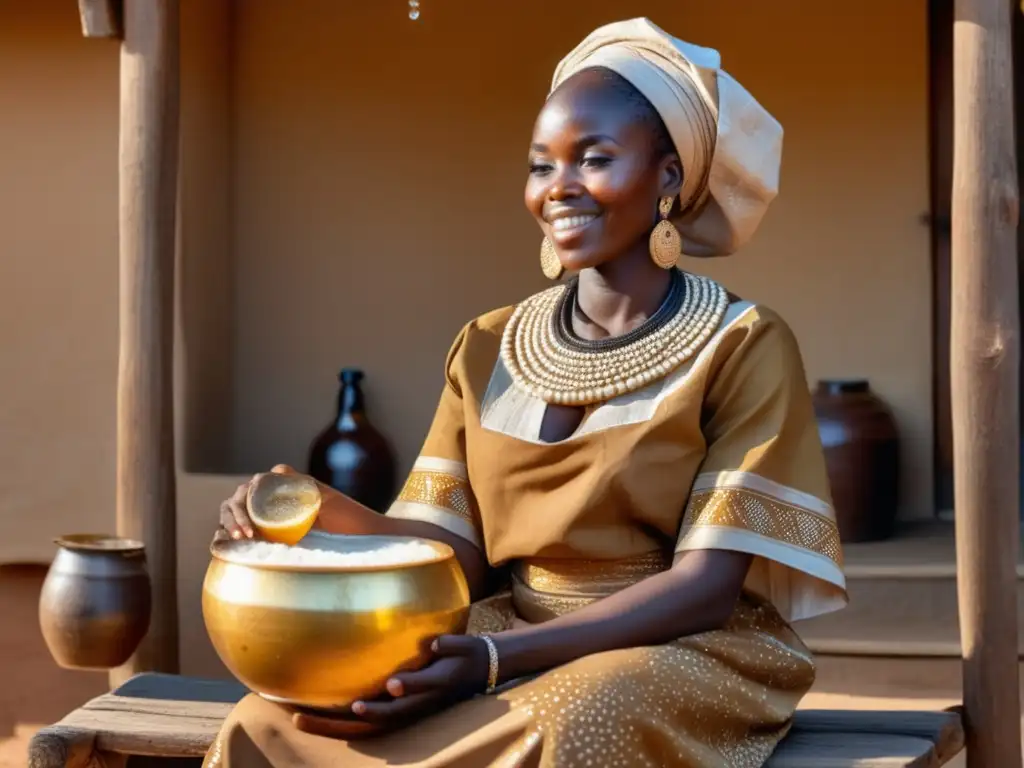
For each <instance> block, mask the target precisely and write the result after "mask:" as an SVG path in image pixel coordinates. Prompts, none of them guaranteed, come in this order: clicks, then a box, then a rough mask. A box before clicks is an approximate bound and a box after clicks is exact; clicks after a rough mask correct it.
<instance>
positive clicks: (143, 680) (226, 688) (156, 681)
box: [112, 672, 249, 704]
mask: <svg viewBox="0 0 1024 768" xmlns="http://www.w3.org/2000/svg"><path fill="white" fill-rule="evenodd" d="M248 692H249V691H248V689H247V688H246V687H245V686H244V685H242V684H241V683H239V682H236V681H234V680H206V679H203V678H198V677H184V676H182V675H166V674H162V673H159V672H147V673H144V674H141V675H136V676H135V677H133V678H132V679H131V680H129V681H128V682H126V683H125V684H124V685H122V686H121V687H119V688H117V689H115V690H114V691H113V692H112V693H113V695H115V696H131V697H134V698H137V699H161V700H165V701H166V700H168V699H171V700H174V701H218V702H222V703H225V704H236V703H238V702H239V701H240V700H241V699H242V697H243V696H245V694H247V693H248Z"/></svg>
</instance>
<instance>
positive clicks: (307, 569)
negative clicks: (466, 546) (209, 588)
mask: <svg viewBox="0 0 1024 768" xmlns="http://www.w3.org/2000/svg"><path fill="white" fill-rule="evenodd" d="M307 537H311V538H315V539H323V540H326V541H328V542H329V541H331V540H343V539H356V538H358V539H360V540H361V541H364V542H370V543H374V542H378V543H380V544H386V543H398V542H407V541H418V542H420V543H422V544H426V545H427V546H428V547H430V548H431V549H433V550H434V554H435V556H434V557H433V558H431V559H429V560H411V561H407V562H403V563H388V564H385V565H370V564H365V565H331V564H327V563H303V564H301V565H296V564H289V563H267V562H256V561H253V560H249V559H248V558H245V557H242V556H239V555H238V554H237V553H233V552H232V551H231V548H232V547H233V546H237V545H238V544H242V543H245V542H247V541H249V540H248V539H242V540H236V539H227V538H215V539H214V540H213V542H212V543H211V544H210V554H211V555H212V556H213V558H214V559H215V560H220V561H221V562H224V563H229V564H231V565H239V566H243V567H245V568H253V569H256V570H260V571H283V572H286V573H377V572H382V571H400V570H406V569H408V568H419V567H421V566H425V565H436V564H437V563H443V562H446V561H448V560H453V559H455V550H454V549H452V547H451V546H449V545H448V544H445V543H444V542H443V541H435V540H434V539H425V538H422V537H419V536H381V535H366V536H363V535H358V536H356V535H343V534H334V533H325V532H323V531H311V532H310V533H309V534H307ZM257 541H259V539H257ZM303 541H305V539H303ZM302 543H303V542H302V541H300V542H299V544H298V545H296V546H300V545H301V544H302ZM307 544H308V545H312V544H313V542H307ZM328 548H330V547H328Z"/></svg>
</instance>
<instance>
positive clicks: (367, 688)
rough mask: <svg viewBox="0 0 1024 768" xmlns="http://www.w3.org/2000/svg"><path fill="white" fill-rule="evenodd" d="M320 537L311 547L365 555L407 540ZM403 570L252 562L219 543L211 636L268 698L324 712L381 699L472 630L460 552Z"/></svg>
mask: <svg viewBox="0 0 1024 768" xmlns="http://www.w3.org/2000/svg"><path fill="white" fill-rule="evenodd" d="M407 540H408V539H402V538H400V537H390V536H335V535H331V534H326V533H322V532H320V531H313V532H311V533H310V534H309V535H307V536H306V537H305V538H304V539H303V540H302V544H303V545H306V546H309V547H315V548H317V549H331V550H334V551H338V552H365V551H368V550H372V549H376V548H378V547H380V546H381V545H383V544H386V543H390V542H396V541H407ZM421 541H423V542H424V543H426V544H427V545H429V546H430V547H432V548H433V549H434V551H435V552H436V553H437V557H436V558H435V559H433V560H429V561H420V562H416V563H411V564H403V565H388V566H361V567H352V566H337V565H322V564H316V565H312V564H303V565H280V564H270V563H255V564H254V563H249V562H246V561H243V560H241V559H240V557H239V555H238V553H237V547H238V545H239V543H240V542H236V541H231V540H227V539H225V540H218V541H215V542H214V543H213V545H212V546H211V547H210V552H211V554H212V555H213V558H212V560H211V562H210V567H209V568H208V569H207V572H206V579H205V581H204V582H203V619H204V620H205V622H206V630H207V632H208V633H209V635H210V640H211V641H212V642H213V647H214V648H215V649H216V650H217V653H218V655H219V656H220V658H221V660H222V661H223V662H224V664H225V665H226V666H227V668H228V669H229V670H230V671H231V672H232V674H234V675H235V677H237V678H238V679H239V680H240V681H241V682H242V683H243V684H244V685H246V686H247V687H248V688H250V689H251V690H253V691H255V692H256V693H259V694H261V695H262V696H264V697H265V698H268V699H271V700H273V701H279V702H282V703H287V704H294V705H299V706H305V707H315V708H321V709H333V708H339V707H346V706H348V705H350V704H351V703H352V702H353V701H356V700H359V699H366V698H372V697H374V696H377V695H379V694H381V693H382V692H383V690H384V684H385V683H386V682H387V679H388V677H389V676H391V675H392V674H394V673H395V672H397V671H399V670H407V669H416V668H418V667H421V666H422V665H423V664H425V663H426V661H427V660H428V658H429V643H430V641H431V640H432V639H433V638H435V637H437V636H438V635H442V634H453V633H461V632H464V631H465V628H466V623H467V621H468V619H469V588H468V586H467V584H466V579H465V577H464V576H463V574H462V569H461V568H460V567H459V564H458V561H457V560H456V559H455V552H454V551H453V550H452V548H451V547H449V546H448V545H446V544H442V543H440V542H436V541H427V540H425V539H424V540H421Z"/></svg>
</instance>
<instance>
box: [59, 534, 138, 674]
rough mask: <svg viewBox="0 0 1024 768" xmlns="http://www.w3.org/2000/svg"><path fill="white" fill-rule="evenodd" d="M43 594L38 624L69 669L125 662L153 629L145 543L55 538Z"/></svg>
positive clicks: (109, 538) (90, 536)
mask: <svg viewBox="0 0 1024 768" xmlns="http://www.w3.org/2000/svg"><path fill="white" fill-rule="evenodd" d="M56 544H57V546H58V549H57V556H56V557H55V558H54V559H53V563H52V564H51V565H50V570H49V571H48V572H47V574H46V580H45V581H44V582H43V589H42V592H41V593H40V596H39V626H40V629H42V632H43V640H45V641H46V647H47V648H49V650H50V655H52V656H53V659H54V661H56V662H57V664H59V665H60V666H62V667H64V668H66V669H96V670H102V669H113V668H114V667H119V666H121V665H122V664H124V663H125V662H126V661H128V659H129V658H130V657H131V655H132V654H133V653H134V652H135V649H136V648H137V647H138V645H139V643H140V642H141V641H142V638H143V637H145V635H146V632H147V631H148V630H149V616H150V600H151V597H150V583H149V574H148V573H147V571H146V556H145V548H144V547H143V545H142V543H141V542H138V541H133V540H131V539H121V538H117V537H115V536H105V535H101V534H75V535H71V536H64V537H62V538H59V539H57V540H56Z"/></svg>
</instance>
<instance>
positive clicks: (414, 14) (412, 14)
mask: <svg viewBox="0 0 1024 768" xmlns="http://www.w3.org/2000/svg"><path fill="white" fill-rule="evenodd" d="M419 17H420V9H419V8H410V9H409V18H410V19H412V20H413V21H416V19H418V18H419Z"/></svg>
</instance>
